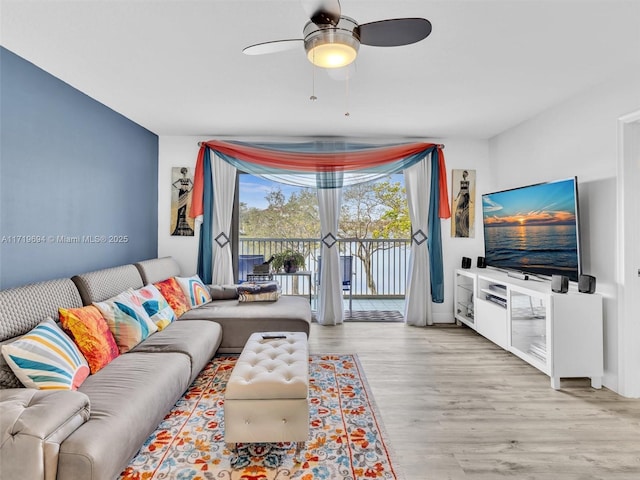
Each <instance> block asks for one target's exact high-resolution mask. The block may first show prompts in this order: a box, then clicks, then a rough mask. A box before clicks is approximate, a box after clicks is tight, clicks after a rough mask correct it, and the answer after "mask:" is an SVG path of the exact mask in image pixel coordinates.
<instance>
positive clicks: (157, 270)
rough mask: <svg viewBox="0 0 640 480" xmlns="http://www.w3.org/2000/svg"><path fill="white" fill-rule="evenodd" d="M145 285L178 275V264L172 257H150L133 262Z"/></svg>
mask: <svg viewBox="0 0 640 480" xmlns="http://www.w3.org/2000/svg"><path fill="white" fill-rule="evenodd" d="M135 266H136V268H137V269H138V272H140V276H141V277H142V280H143V281H144V284H145V285H148V284H150V283H157V282H161V281H162V280H165V279H167V278H171V277H178V276H180V265H178V262H176V261H175V259H174V258H173V257H161V258H151V259H149V260H143V261H141V262H138V263H136V264H135Z"/></svg>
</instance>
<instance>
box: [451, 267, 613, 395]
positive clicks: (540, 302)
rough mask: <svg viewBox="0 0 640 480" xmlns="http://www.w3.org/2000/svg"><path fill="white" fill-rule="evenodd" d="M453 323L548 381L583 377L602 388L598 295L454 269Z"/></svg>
mask: <svg viewBox="0 0 640 480" xmlns="http://www.w3.org/2000/svg"><path fill="white" fill-rule="evenodd" d="M454 297H455V298H454V314H455V318H456V321H457V322H461V323H464V324H465V325H467V326H469V327H471V328H472V329H474V330H476V331H477V332H478V333H479V334H480V335H482V336H484V337H486V338H488V339H489V340H491V341H492V342H494V343H495V344H497V345H499V346H500V347H502V348H504V349H505V350H508V351H509V352H511V353H513V354H514V355H517V356H518V357H520V358H521V359H523V360H524V361H526V362H528V363H530V364H531V365H533V366H534V367H536V368H537V369H539V370H540V371H542V372H543V373H545V374H547V375H548V376H549V377H551V386H552V387H553V388H555V389H558V388H560V379H561V378H570V377H588V378H591V385H592V386H593V387H594V388H601V387H602V375H603V336H602V330H603V326H602V296H601V295H599V294H597V293H594V294H588V293H580V292H578V287H577V285H576V284H573V283H572V284H571V285H570V287H569V292H567V293H555V292H552V291H551V282H549V281H546V280H539V279H537V278H536V277H529V279H528V280H522V279H518V278H513V277H510V276H508V275H507V274H506V273H504V272H501V271H499V270H493V269H490V268H486V269H484V268H482V269H480V268H476V269H457V270H456V271H455V278H454Z"/></svg>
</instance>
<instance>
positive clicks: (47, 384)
mask: <svg viewBox="0 0 640 480" xmlns="http://www.w3.org/2000/svg"><path fill="white" fill-rule="evenodd" d="M2 356H3V357H4V359H5V361H6V362H7V364H8V365H9V366H10V367H11V370H13V373H14V374H15V376H16V377H18V379H19V380H20V381H21V382H22V384H23V385H24V386H25V387H27V388H37V389H39V390H77V389H78V387H79V386H80V385H81V384H82V382H84V380H85V379H86V378H87V377H88V376H89V373H90V372H89V364H88V363H87V360H86V359H85V358H84V357H83V356H82V353H80V350H78V347H77V346H76V345H75V344H74V343H73V341H72V340H71V339H70V338H69V337H68V336H67V334H66V333H64V332H63V331H62V330H61V329H60V327H58V326H57V325H56V323H55V322H54V321H53V320H51V319H50V318H49V319H47V320H45V321H43V322H42V323H40V324H39V325H38V326H36V327H35V328H34V329H33V330H31V331H30V332H29V333H27V334H26V335H23V336H22V337H20V338H19V339H18V340H16V341H15V342H12V343H9V344H5V345H3V346H2Z"/></svg>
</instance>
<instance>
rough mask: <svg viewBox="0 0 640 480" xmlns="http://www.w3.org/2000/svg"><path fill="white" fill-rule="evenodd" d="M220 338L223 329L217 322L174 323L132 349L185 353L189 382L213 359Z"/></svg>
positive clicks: (135, 350) (137, 350)
mask: <svg viewBox="0 0 640 480" xmlns="http://www.w3.org/2000/svg"><path fill="white" fill-rule="evenodd" d="M221 341H222V329H221V328H220V325H219V324H218V323H216V322H211V321H204V320H193V321H191V322H174V323H172V324H171V325H169V326H168V327H167V328H165V329H164V330H162V331H160V332H158V333H156V334H154V335H152V336H151V337H149V338H147V339H146V340H145V341H144V342H142V343H140V344H139V345H138V346H137V347H136V348H134V349H133V352H152V353H159V352H180V353H184V354H185V355H188V356H189V359H190V361H191V377H190V381H193V380H194V379H195V378H196V377H197V376H198V373H200V371H201V370H202V369H203V368H204V367H205V365H206V364H207V363H208V362H209V360H211V358H213V356H214V355H215V353H216V350H217V349H218V347H219V346H220V342H221Z"/></svg>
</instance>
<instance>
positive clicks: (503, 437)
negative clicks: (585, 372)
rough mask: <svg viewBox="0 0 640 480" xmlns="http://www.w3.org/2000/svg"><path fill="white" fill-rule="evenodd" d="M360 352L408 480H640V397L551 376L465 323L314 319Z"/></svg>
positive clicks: (331, 342)
mask: <svg viewBox="0 0 640 480" xmlns="http://www.w3.org/2000/svg"><path fill="white" fill-rule="evenodd" d="M309 345H310V350H311V352H312V353H356V354H357V355H358V357H359V359H360V362H361V364H362V365H363V368H364V371H365V375H366V377H367V380H368V382H369V385H370V387H371V390H372V391H373V394H374V397H375V400H376V404H377V406H378V409H379V411H380V415H381V417H382V421H383V423H384V425H385V428H386V430H387V433H388V436H389V441H390V443H391V447H392V449H393V451H395V452H396V455H395V458H396V459H397V461H398V463H399V467H400V469H401V470H402V471H403V472H404V474H405V477H406V480H425V479H434V480H496V479H524V480H639V479H640V400H636V399H626V398H623V397H621V396H619V395H617V394H615V393H614V392H612V391H610V390H607V389H606V388H603V389H601V390H596V389H593V388H591V386H590V382H589V380H588V379H563V380H562V383H561V389H560V390H553V389H552V388H551V387H550V385H549V378H548V377H547V376H546V375H544V374H542V373H541V372H539V371H538V370H536V369H535V368H534V367H532V366H530V365H528V364H527V363H526V362H524V361H522V360H520V359H519V358H517V357H515V356H514V355H512V354H510V353H508V352H506V351H504V350H503V349H501V348H499V347H497V346H496V345H494V344H493V343H491V342H490V341H488V340H486V339H485V338H483V337H481V336H479V335H477V334H476V333H475V332H474V331H472V330H470V329H468V328H466V327H453V326H451V327H449V326H447V327H440V326H438V327H428V328H416V327H408V326H406V325H404V324H399V323H366V322H356V323H345V324H343V325H340V326H335V327H323V326H320V325H317V324H313V325H312V328H311V335H310V340H309Z"/></svg>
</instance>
